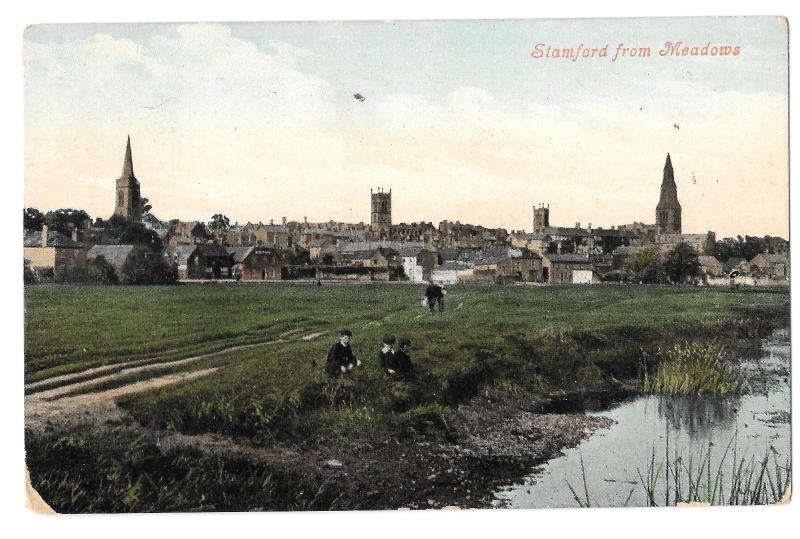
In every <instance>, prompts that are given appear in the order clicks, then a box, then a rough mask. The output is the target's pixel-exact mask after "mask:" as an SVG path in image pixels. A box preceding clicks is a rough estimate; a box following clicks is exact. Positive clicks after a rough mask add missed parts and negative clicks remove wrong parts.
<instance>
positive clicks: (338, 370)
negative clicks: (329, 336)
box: [325, 329, 361, 378]
mask: <svg viewBox="0 0 800 539" xmlns="http://www.w3.org/2000/svg"><path fill="white" fill-rule="evenodd" d="M352 336H353V332H352V331H350V330H349V329H343V330H342V331H341V332H340V333H339V342H337V343H336V344H334V345H333V346H332V347H331V349H330V350H329V351H328V357H327V359H326V360H325V372H326V373H327V375H328V376H329V377H331V378H338V377H339V376H341V375H343V374H347V373H350V372H352V371H353V369H356V368H358V367H360V366H361V361H359V360H358V359H357V358H356V356H355V354H353V349H352V348H351V347H350V337H352Z"/></svg>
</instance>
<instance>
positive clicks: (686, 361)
mask: <svg viewBox="0 0 800 539" xmlns="http://www.w3.org/2000/svg"><path fill="white" fill-rule="evenodd" d="M722 351H723V347H722V346H720V345H719V344H718V343H716V342H713V341H712V342H683V343H677V344H674V345H673V346H672V347H670V348H666V349H659V350H658V351H657V352H656V358H655V364H656V372H655V374H654V375H652V376H650V375H649V374H648V372H647V368H646V367H645V369H644V381H643V382H642V388H643V390H644V391H645V392H647V393H654V394H669V395H706V394H714V395H727V394H730V393H738V392H740V391H741V390H742V388H743V386H744V384H745V379H744V377H743V376H742V374H741V373H739V372H737V371H736V370H735V369H734V367H733V366H732V365H731V363H730V362H728V361H725V359H723V357H722Z"/></svg>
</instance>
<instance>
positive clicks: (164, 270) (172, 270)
mask: <svg viewBox="0 0 800 539" xmlns="http://www.w3.org/2000/svg"><path fill="white" fill-rule="evenodd" d="M177 281H178V267H177V266H176V265H175V264H170V263H169V262H167V261H166V260H165V259H164V257H163V256H161V254H159V253H148V252H143V251H139V250H136V249H134V251H133V252H132V253H131V254H130V256H128V258H127V260H125V264H124V265H123V266H122V282H123V283H124V284H133V285H140V284H174V283H176V282H177Z"/></svg>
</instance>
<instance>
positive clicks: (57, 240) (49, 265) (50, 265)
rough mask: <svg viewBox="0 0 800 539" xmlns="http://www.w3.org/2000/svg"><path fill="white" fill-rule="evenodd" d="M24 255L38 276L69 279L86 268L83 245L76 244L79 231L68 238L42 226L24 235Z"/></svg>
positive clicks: (57, 280)
mask: <svg viewBox="0 0 800 539" xmlns="http://www.w3.org/2000/svg"><path fill="white" fill-rule="evenodd" d="M22 244H23V257H24V258H25V260H27V261H28V262H29V264H30V267H31V269H32V270H33V271H35V272H36V273H37V274H38V275H39V277H40V278H43V279H53V280H54V281H56V282H61V281H64V280H69V279H70V278H72V277H73V276H77V275H78V274H80V273H82V272H84V271H85V270H86V248H85V247H84V246H83V245H81V244H80V243H78V230H77V229H73V230H72V237H71V238H68V237H66V236H64V235H63V234H61V233H60V232H57V231H52V232H51V231H50V230H48V227H47V225H43V226H42V230H41V231H40V232H32V233H29V234H28V235H27V236H24V237H23V240H22Z"/></svg>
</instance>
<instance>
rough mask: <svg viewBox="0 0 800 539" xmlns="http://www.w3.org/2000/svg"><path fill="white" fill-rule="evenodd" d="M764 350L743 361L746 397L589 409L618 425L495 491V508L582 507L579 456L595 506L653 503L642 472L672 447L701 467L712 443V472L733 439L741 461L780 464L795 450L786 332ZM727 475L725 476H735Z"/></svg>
mask: <svg viewBox="0 0 800 539" xmlns="http://www.w3.org/2000/svg"><path fill="white" fill-rule="evenodd" d="M761 350H762V353H761V356H760V357H759V358H756V359H753V360H742V361H741V365H742V368H743V369H745V370H746V371H747V372H748V373H749V374H750V376H749V378H751V379H752V380H753V381H752V382H751V389H750V391H749V392H747V393H746V394H744V395H741V396H737V397H705V398H698V397H677V396H636V397H633V398H629V399H627V400H624V401H622V402H616V403H613V404H611V405H605V406H603V407H602V409H592V408H591V406H587V407H586V408H585V409H584V410H583V413H586V414H590V415H600V416H604V417H608V418H610V419H613V420H614V421H616V424H615V425H613V426H612V427H610V428H608V429H603V430H599V431H597V432H595V433H594V434H593V435H591V436H590V437H589V438H588V439H587V440H585V441H584V442H583V443H581V444H580V445H579V446H578V447H575V448H573V449H567V450H565V451H564V452H563V456H561V457H558V458H555V459H553V460H550V461H548V462H547V463H545V464H544V465H542V466H540V467H538V468H537V469H535V470H534V471H533V473H531V474H530V475H529V476H527V477H526V478H525V479H524V480H523V481H522V482H521V483H519V484H516V485H511V486H508V487H505V488H503V489H501V490H500V491H498V492H496V493H495V498H496V502H495V503H496V505H498V506H500V505H503V506H510V507H516V508H535V507H576V506H578V503H577V502H576V501H575V498H574V496H573V494H572V492H571V490H570V488H569V486H568V483H569V485H571V486H572V488H574V489H575V490H576V491H577V492H578V494H579V496H581V498H583V497H584V488H583V474H582V472H581V458H582V459H583V464H584V469H585V474H586V484H587V487H588V491H589V497H590V500H591V505H592V506H600V507H616V506H621V505H624V504H625V502H626V500H627V502H628V505H630V506H642V505H647V494H646V492H645V490H644V489H643V488H642V486H641V485H640V484H639V483H640V478H639V473H638V471H641V474H642V476H644V477H646V474H647V467H648V465H649V463H650V459H651V455H652V452H653V450H654V449H655V462H656V466H658V464H659V463H663V462H664V461H665V460H666V456H665V450H666V447H667V444H669V455H670V456H669V460H670V461H671V462H672V461H674V459H675V451H676V449H677V451H678V454H679V455H682V458H683V459H684V462H688V458H689V456H690V455H692V456H693V458H694V466H695V468H696V467H697V459H699V458H700V456H701V455H702V454H704V453H705V452H706V451H708V449H709V443H710V444H711V455H712V469H713V473H716V470H717V466H718V464H719V461H720V458H721V456H722V455H723V453H724V452H725V450H726V448H728V447H730V449H729V453H728V457H727V458H726V460H725V463H726V464H725V465H723V470H729V469H730V463H731V461H732V460H733V459H732V458H731V453H730V452H732V450H733V443H735V445H736V449H737V453H738V456H739V458H741V457H743V456H746V457H747V458H748V460H749V458H750V457H751V456H754V457H755V459H756V460H759V459H763V458H764V454H765V452H766V451H768V450H769V451H770V452H773V453H774V454H775V456H776V457H777V459H778V462H780V463H785V462H786V459H787V457H789V455H790V451H791V425H790V423H789V417H790V416H789V412H790V407H791V399H790V376H789V369H790V350H789V336H788V333H787V332H786V331H778V332H776V333H775V334H774V335H773V336H772V337H770V338H769V339H767V340H765V341H764V343H763V345H762V349H761ZM756 380H757V381H756ZM732 440H733V443H731V441H732ZM770 446H771V447H772V448H774V450H773V449H769V448H770ZM771 459H772V457H771ZM637 470H638V471H637ZM661 476H662V477H661V480H660V482H659V484H658V485H659V487H658V488H657V490H656V491H657V494H656V502H657V503H658V504H659V505H663V503H664V480H663V471H662V472H661ZM723 477H724V478H726V479H727V478H728V477H730V474H729V473H724V474H723ZM726 485H727V481H726ZM631 491H632V493H631ZM629 496H630V498H629Z"/></svg>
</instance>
